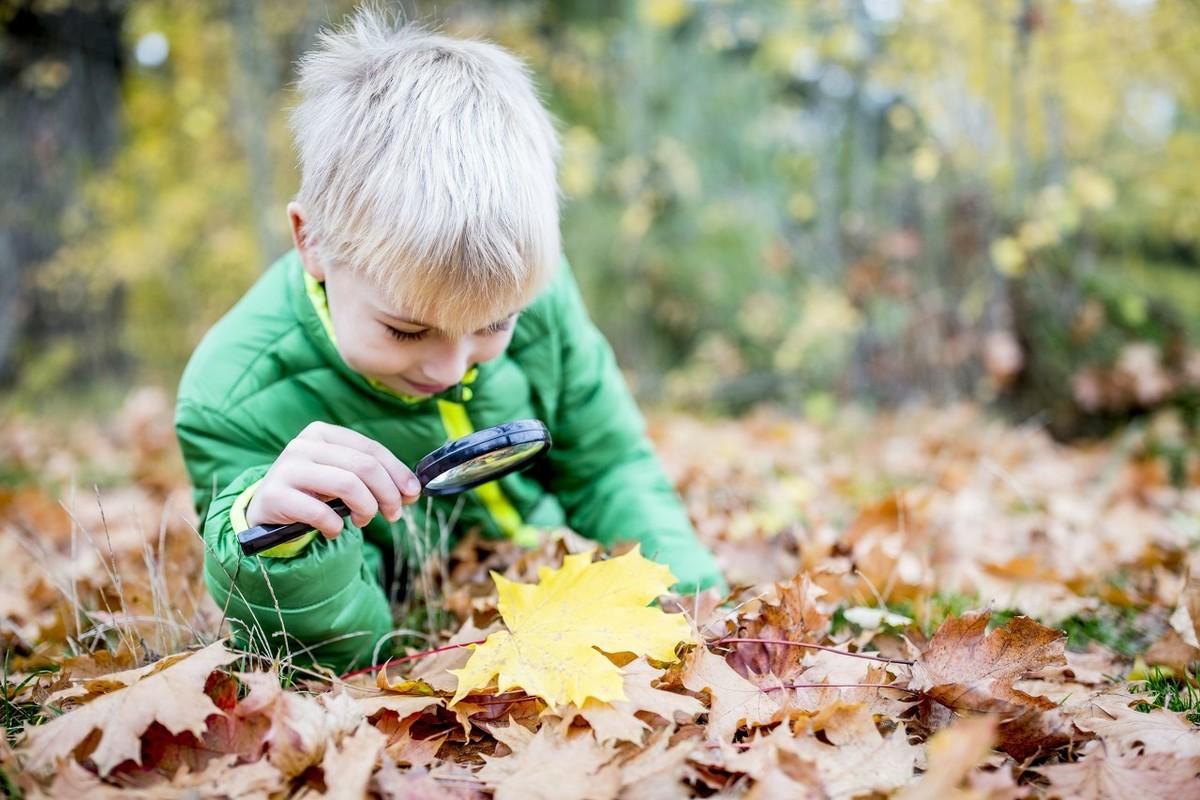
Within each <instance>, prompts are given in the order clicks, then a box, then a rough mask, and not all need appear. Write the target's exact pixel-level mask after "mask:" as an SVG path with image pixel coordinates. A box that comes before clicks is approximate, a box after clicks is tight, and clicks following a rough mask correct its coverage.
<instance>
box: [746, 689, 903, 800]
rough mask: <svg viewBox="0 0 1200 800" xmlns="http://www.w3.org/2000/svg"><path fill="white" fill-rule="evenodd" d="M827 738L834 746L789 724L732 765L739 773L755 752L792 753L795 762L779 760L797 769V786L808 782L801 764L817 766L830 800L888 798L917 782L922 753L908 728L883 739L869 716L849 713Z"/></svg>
mask: <svg viewBox="0 0 1200 800" xmlns="http://www.w3.org/2000/svg"><path fill="white" fill-rule="evenodd" d="M825 737H826V739H827V740H828V741H829V742H831V743H832V744H827V743H826V742H823V741H821V740H820V739H818V738H817V737H816V736H813V735H812V734H811V733H802V734H800V735H796V736H793V734H792V732H791V731H790V729H789V728H788V726H787V725H786V724H785V725H781V726H779V727H778V728H776V729H775V730H774V731H773V732H772V733H771V735H770V736H764V737H760V738H759V739H757V740H754V741H753V742H752V746H751V748H750V749H749V750H747V751H746V752H745V753H742V754H738V755H737V756H734V757H732V758H728V759H727V764H728V766H729V767H730V768H732V769H740V767H739V766H738V765H739V764H747V761H746V760H744V759H752V758H753V756H751V754H752V753H753V751H754V749H755V748H757V747H767V748H775V749H778V750H781V751H784V752H786V753H787V754H789V756H790V759H785V758H784V757H783V756H782V755H777V756H775V758H776V759H777V760H778V761H779V763H780V764H781V765H782V764H791V765H792V766H791V774H792V776H793V777H792V781H793V783H795V784H796V785H797V786H803V785H804V784H805V783H806V779H804V778H803V776H804V775H805V774H806V772H805V771H804V770H803V769H802V768H801V767H800V766H799V764H798V763H797V762H804V763H807V764H812V765H815V767H816V776H817V777H818V778H819V782H818V783H817V784H816V785H818V786H819V787H820V788H822V789H823V790H824V793H825V795H824V796H828V797H830V798H852V797H858V796H860V795H865V794H871V793H886V792H889V791H892V790H894V789H898V788H899V787H901V786H903V785H905V784H906V783H908V782H909V781H911V780H912V777H913V768H914V766H915V764H916V759H917V754H918V753H919V752H920V748H919V747H914V746H913V745H910V744H909V743H908V739H907V735H906V733H905V729H904V726H903V725H898V726H897V727H896V729H895V730H894V731H892V732H891V733H890V734H889V735H888V736H883V735H882V734H880V733H879V730H878V729H877V728H876V726H875V722H874V719H873V718H872V716H871V715H870V714H869V713H868V712H866V711H865V710H863V709H846V710H845V711H844V712H843V713H841V714H839V715H838V718H837V719H836V721H831V724H829V725H827V726H826V728H825ZM749 763H750V764H753V763H754V762H753V761H749ZM818 796H820V795H818Z"/></svg>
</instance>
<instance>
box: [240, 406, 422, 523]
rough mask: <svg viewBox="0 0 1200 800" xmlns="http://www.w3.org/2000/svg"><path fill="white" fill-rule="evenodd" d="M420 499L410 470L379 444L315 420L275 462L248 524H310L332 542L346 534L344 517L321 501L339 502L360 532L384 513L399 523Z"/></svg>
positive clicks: (250, 509) (248, 511)
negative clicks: (411, 504)
mask: <svg viewBox="0 0 1200 800" xmlns="http://www.w3.org/2000/svg"><path fill="white" fill-rule="evenodd" d="M420 496H421V484H420V482H418V481H417V477H416V476H415V475H413V473H412V470H410V469H409V468H408V467H406V466H404V464H402V463H401V462H400V460H399V459H398V458H396V457H395V456H394V455H392V453H391V452H390V451H389V450H388V449H387V448H386V447H384V446H383V445H381V444H380V443H379V442H376V441H374V440H373V439H368V438H367V437H366V436H363V435H362V434H361V433H358V432H357V431H352V430H350V429H349V428H343V427H341V426H339V425H330V424H328V423H325V422H313V423H311V424H310V425H309V426H308V427H306V428H305V429H304V430H303V431H301V432H300V434H299V435H298V436H297V437H296V438H295V439H292V441H290V442H288V445H287V447H285V448H284V449H283V452H282V453H280V454H279V458H277V459H275V463H274V464H272V465H271V469H270V470H268V471H267V474H266V476H265V477H264V478H263V480H262V483H260V484H259V485H258V488H257V489H256V490H255V491H254V496H253V497H252V498H251V499H250V505H249V506H248V507H247V508H246V522H247V523H249V524H250V525H251V526H254V525H263V524H277V523H288V522H306V523H308V524H309V525H311V526H313V527H314V528H316V529H317V530H319V531H320V532H321V533H322V534H324V535H325V536H326V537H327V538H329V539H333V538H336V537H337V535H338V534H339V533H341V532H342V526H343V523H342V518H341V517H339V516H338V515H337V513H336V512H334V511H333V509H331V508H330V507H329V506H327V505H325V502H324V501H323V500H320V499H318V498H326V499H331V498H334V497H338V498H341V499H342V501H344V502H345V503H346V505H347V506H349V507H350V512H351V516H350V518H351V519H352V520H353V521H354V524H355V525H357V526H359V527H360V528H361V527H362V526H363V525H366V524H367V523H368V522H370V521H371V520H372V519H373V518H374V517H375V515H376V514H377V513H380V512H382V513H383V515H384V516H385V517H387V518H388V519H389V520H391V521H392V522H395V521H396V520H397V519H399V518H400V514H401V513H402V510H403V509H402V507H403V506H404V505H407V504H409V503H415V502H416V501H417V498H419V497H420Z"/></svg>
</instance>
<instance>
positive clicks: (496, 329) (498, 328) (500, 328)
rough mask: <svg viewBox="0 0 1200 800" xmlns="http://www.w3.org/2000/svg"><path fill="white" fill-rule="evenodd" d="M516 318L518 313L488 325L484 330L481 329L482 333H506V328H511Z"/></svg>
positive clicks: (492, 334)
mask: <svg viewBox="0 0 1200 800" xmlns="http://www.w3.org/2000/svg"><path fill="white" fill-rule="evenodd" d="M516 319H517V315H516V314H513V315H512V316H511V317H509V318H508V319H505V320H501V321H500V322H497V323H495V324H494V325H489V326H487V327H486V328H484V329H483V330H482V331H480V333H482V334H483V335H484V336H495V335H496V334H498V333H504V332H505V331H506V330H508V329H509V328H511V327H512V326H513V322H514V321H516Z"/></svg>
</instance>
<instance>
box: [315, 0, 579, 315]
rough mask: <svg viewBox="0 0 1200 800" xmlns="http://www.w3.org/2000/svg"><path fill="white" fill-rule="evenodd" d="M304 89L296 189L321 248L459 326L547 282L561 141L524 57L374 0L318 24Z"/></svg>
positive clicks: (554, 245) (401, 300)
mask: <svg viewBox="0 0 1200 800" xmlns="http://www.w3.org/2000/svg"><path fill="white" fill-rule="evenodd" d="M298 88H299V93H300V102H299V104H298V105H297V106H296V107H295V109H294V110H293V111H292V115H291V127H292V131H293V133H294V135H295V138H296V144H297V149H298V151H299V159H300V172H301V184H300V191H299V193H298V195H297V198H296V199H297V200H298V201H299V202H300V204H301V205H302V206H304V208H305V209H306V210H307V211H308V212H309V216H310V220H309V225H310V226H311V227H310V229H309V232H310V235H311V237H312V240H313V242H314V246H315V247H316V248H317V250H318V253H319V256H320V257H321V258H323V259H326V260H327V261H331V262H332V263H334V264H345V265H348V266H350V267H351V268H352V269H354V270H356V271H358V272H360V273H362V274H365V275H366V276H367V277H369V278H371V279H372V280H373V281H374V282H375V284H376V285H377V286H378V287H379V288H380V289H381V290H382V291H383V292H384V293H386V294H387V295H388V297H389V299H390V300H391V301H392V302H393V303H394V305H395V306H396V307H398V308H400V307H402V308H404V309H405V310H406V311H407V312H409V313H410V314H411V315H412V316H413V317H414V318H416V319H419V320H429V319H438V320H440V321H441V327H443V328H444V329H445V330H446V331H447V332H449V333H451V334H454V335H461V334H465V333H468V332H470V331H473V330H478V329H479V328H482V327H484V326H485V325H487V324H489V323H493V322H496V321H497V320H500V319H503V318H504V317H506V316H507V315H508V314H509V313H511V312H512V311H514V310H516V309H518V308H520V307H522V306H524V305H525V304H526V303H528V302H529V301H530V300H531V299H532V298H533V296H534V295H535V294H536V293H537V292H538V291H539V290H540V289H541V287H542V286H544V285H545V283H546V281H547V280H548V279H549V278H550V276H551V275H552V274H553V272H554V268H555V267H556V265H557V264H558V261H559V258H560V252H559V248H560V242H559V227H558V208H559V191H558V181H557V175H556V172H557V163H558V155H559V141H558V135H557V132H556V130H555V125H554V121H553V120H552V118H551V117H550V115H549V113H548V112H547V111H546V109H545V108H544V107H543V106H542V104H541V102H540V100H539V99H538V96H537V93H536V90H535V88H534V86H533V83H532V81H531V79H530V75H529V71H528V69H527V67H526V66H525V65H524V64H523V63H522V62H521V61H519V60H518V59H517V58H515V57H513V56H512V55H511V54H509V53H508V52H507V51H505V50H503V49H502V48H500V47H498V46H497V45H495V44H492V43H490V42H485V41H480V40H475V39H456V38H451V37H449V36H444V35H440V34H437V33H435V32H432V31H430V30H429V29H428V28H426V27H424V26H422V25H419V24H415V23H397V22H395V21H393V19H392V18H391V17H390V15H389V14H387V13H386V12H382V11H379V10H377V9H374V8H369V7H368V8H363V9H360V10H359V11H358V12H356V13H355V14H354V15H353V16H352V17H351V18H350V20H349V22H348V23H347V24H346V25H345V26H344V27H343V28H341V29H340V30H326V31H322V32H321V34H320V35H319V36H318V39H317V45H316V47H315V48H314V49H313V50H312V51H310V52H308V53H307V54H306V55H304V56H303V58H302V59H301V61H300V65H299V81H298Z"/></svg>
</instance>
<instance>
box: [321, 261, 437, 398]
mask: <svg viewBox="0 0 1200 800" xmlns="http://www.w3.org/2000/svg"><path fill="white" fill-rule="evenodd" d="M302 271H303V272H304V291H305V293H307V294H308V300H309V302H310V303H312V307H313V311H316V312H317V319H319V320H321V326H322V327H323V328H324V329H325V335H326V336H328V337H329V341H330V342H331V343H332V344H333V346H334V348H335V349H336V348H337V337H336V336H334V333H333V319H332V318H330V316H329V298H328V297H326V296H325V286H324V285H323V284H322V283H321V282H320V281H318V280H317V279H316V278H314V277H313V276H312V274H311V273H310V272H309V271H308V270H306V269H302ZM363 378H364V380H366V382H367V383H369V384H371V388H372V389H374V390H376V391H378V392H383V393H384V394H387V395H391V396H392V397H398V398H400V399H401V400H403V401H404V402H406V403H419V402H421V401H422V400H424V399H425V398H424V397H414V396H412V395H409V394H401V393H400V392H397V391H394V390H392V389H391V388H390V387H388V386H385V385H384V384H382V383H380V382H379V381H377V380H375V379H374V378H368V377H366V376H365V375H364V376H363Z"/></svg>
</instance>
